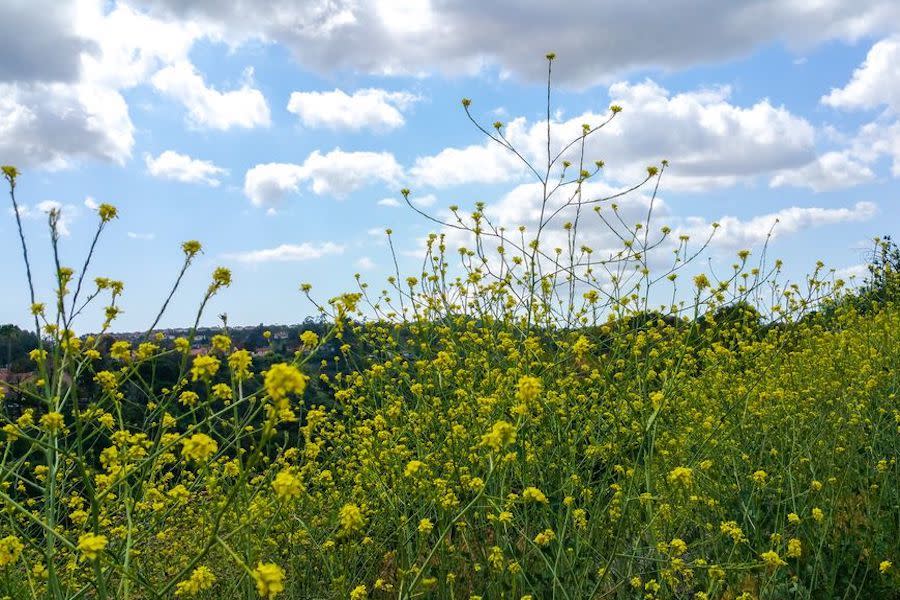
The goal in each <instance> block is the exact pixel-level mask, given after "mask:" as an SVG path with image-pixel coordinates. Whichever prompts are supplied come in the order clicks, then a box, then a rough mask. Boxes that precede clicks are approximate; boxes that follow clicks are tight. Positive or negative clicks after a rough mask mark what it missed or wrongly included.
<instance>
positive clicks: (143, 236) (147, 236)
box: [128, 231, 156, 242]
mask: <svg viewBox="0 0 900 600" xmlns="http://www.w3.org/2000/svg"><path fill="white" fill-rule="evenodd" d="M128 237H129V238H131V239H133V240H143V241H148V242H149V241H151V240H153V239H155V238H156V234H155V233H135V232H133V231H129V232H128Z"/></svg>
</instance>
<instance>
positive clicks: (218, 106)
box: [152, 61, 271, 130]
mask: <svg viewBox="0 0 900 600" xmlns="http://www.w3.org/2000/svg"><path fill="white" fill-rule="evenodd" d="M252 76H253V71H252V69H248V70H247V71H245V76H244V79H245V81H244V83H243V84H242V85H241V87H240V88H238V89H236V90H231V91H227V92H220V91H218V90H216V89H215V88H213V87H211V86H208V85H207V84H206V82H205V81H204V80H203V77H202V76H201V75H200V74H199V73H198V72H197V70H196V68H194V66H193V65H192V64H190V63H188V62H186V61H181V62H178V63H176V64H174V65H170V66H168V67H165V68H164V69H162V70H160V71H158V72H157V73H156V74H155V75H154V76H153V78H152V82H153V86H154V87H155V88H156V89H157V90H158V91H159V92H161V93H162V94H165V95H167V96H170V97H172V98H174V99H176V100H178V101H179V102H181V103H182V104H183V105H184V107H185V108H187V110H188V121H189V122H190V123H191V124H192V125H195V126H198V127H207V128H210V129H219V130H228V129H231V128H232V127H242V128H245V129H250V128H253V127H258V126H268V125H269V124H270V123H271V116H270V113H269V105H268V104H267V103H266V99H265V97H264V96H263V95H262V92H260V91H259V90H257V89H254V88H253V82H252V79H253V77H252Z"/></svg>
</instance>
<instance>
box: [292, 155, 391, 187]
mask: <svg viewBox="0 0 900 600" xmlns="http://www.w3.org/2000/svg"><path fill="white" fill-rule="evenodd" d="M303 168H304V170H305V172H306V175H307V177H308V178H309V180H310V182H311V185H310V187H311V189H312V191H313V192H314V193H316V194H318V195H320V196H321V195H325V194H331V195H333V196H336V197H338V198H342V197H344V196H346V195H347V194H349V193H351V192H353V191H355V190H358V189H360V188H362V187H363V186H365V185H367V184H369V183H370V182H371V181H373V180H378V181H381V182H384V183H388V184H397V183H398V182H399V181H400V179H401V177H402V175H403V169H402V168H401V167H400V164H399V163H398V162H397V160H396V159H395V158H394V155H393V154H391V153H389V152H344V151H343V150H341V149H340V148H335V149H334V150H332V151H331V152H329V153H328V154H321V153H320V152H319V151H318V150H314V151H313V152H312V154H310V155H309V156H307V157H306V160H305V161H304V162H303Z"/></svg>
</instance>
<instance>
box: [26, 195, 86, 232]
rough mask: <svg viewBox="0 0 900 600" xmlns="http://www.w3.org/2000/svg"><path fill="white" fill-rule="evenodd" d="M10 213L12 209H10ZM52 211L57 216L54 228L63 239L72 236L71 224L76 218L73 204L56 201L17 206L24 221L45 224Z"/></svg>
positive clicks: (76, 212)
mask: <svg viewBox="0 0 900 600" xmlns="http://www.w3.org/2000/svg"><path fill="white" fill-rule="evenodd" d="M10 211H12V209H11V208H10ZM52 211H56V212H57V214H58V215H59V216H58V217H57V221H56V228H57V231H59V234H60V235H61V236H63V237H68V236H70V235H71V234H72V223H73V222H74V221H75V219H77V218H78V214H79V212H78V207H77V206H75V205H74V204H63V203H62V202H58V201H56V200H43V201H41V202H38V203H36V204H34V205H33V206H29V205H27V204H20V205H19V215H20V216H21V217H22V218H24V219H32V220H39V221H44V222H45V223H46V222H47V218H48V216H49V215H50V213H51V212H52Z"/></svg>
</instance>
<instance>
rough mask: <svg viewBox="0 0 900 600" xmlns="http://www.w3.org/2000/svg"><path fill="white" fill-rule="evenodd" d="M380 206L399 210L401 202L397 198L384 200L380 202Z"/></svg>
mask: <svg viewBox="0 0 900 600" xmlns="http://www.w3.org/2000/svg"><path fill="white" fill-rule="evenodd" d="M377 204H378V206H387V207H389V208H397V207H398V206H400V201H399V200H397V199H396V198H382V199H381V200H379V201H378V203H377Z"/></svg>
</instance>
